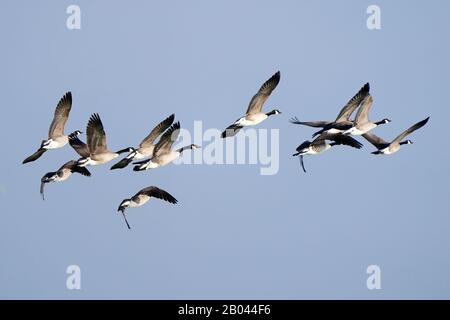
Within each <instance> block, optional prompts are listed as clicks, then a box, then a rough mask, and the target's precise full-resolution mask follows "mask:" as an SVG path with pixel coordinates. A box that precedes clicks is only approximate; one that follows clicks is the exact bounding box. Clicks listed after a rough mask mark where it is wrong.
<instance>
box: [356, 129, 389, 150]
mask: <svg viewBox="0 0 450 320" xmlns="http://www.w3.org/2000/svg"><path fill="white" fill-rule="evenodd" d="M362 136H363V137H364V139H366V140H367V141H369V142H370V143H371V144H373V145H374V146H375V148H377V149H378V150H380V149H384V148H385V147H387V146H388V145H389V143H388V142H386V141H384V140H383V139H382V138H380V137H379V136H377V135H375V134H373V133H372V132H367V133H364V134H363V135H362Z"/></svg>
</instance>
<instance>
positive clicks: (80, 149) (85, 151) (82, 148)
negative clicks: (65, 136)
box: [69, 134, 89, 158]
mask: <svg viewBox="0 0 450 320" xmlns="http://www.w3.org/2000/svg"><path fill="white" fill-rule="evenodd" d="M69 144H70V146H71V147H72V148H73V149H74V150H75V152H76V153H78V154H79V155H80V156H81V157H83V158H86V157H89V148H88V146H87V144H86V143H84V142H83V141H81V140H80V139H78V136H77V135H76V134H70V135H69Z"/></svg>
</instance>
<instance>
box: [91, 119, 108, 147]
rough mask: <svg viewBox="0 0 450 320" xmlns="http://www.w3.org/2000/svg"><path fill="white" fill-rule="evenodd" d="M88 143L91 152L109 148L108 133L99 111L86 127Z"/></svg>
mask: <svg viewBox="0 0 450 320" xmlns="http://www.w3.org/2000/svg"><path fill="white" fill-rule="evenodd" d="M86 136H87V145H88V148H89V153H90V154H96V153H102V152H106V151H107V150H108V147H107V145H106V133H105V130H104V128H103V123H102V120H101V119H100V116H99V115H98V113H94V114H93V115H92V116H91V118H90V119H89V121H88V124H87V128H86Z"/></svg>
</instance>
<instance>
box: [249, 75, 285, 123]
mask: <svg viewBox="0 0 450 320" xmlns="http://www.w3.org/2000/svg"><path fill="white" fill-rule="evenodd" d="M278 83H280V71H278V72H277V73H275V74H274V75H273V76H272V77H271V78H270V79H269V80H267V81H266V82H264V84H263V85H262V86H261V88H260V89H259V91H258V93H257V94H255V95H254V96H253V98H252V100H250V104H249V105H248V108H247V112H246V114H254V113H259V112H261V110H262V107H263V105H264V102H266V100H267V98H268V97H269V96H270V94H271V93H272V91H273V90H274V89H275V88H276V87H277V85H278Z"/></svg>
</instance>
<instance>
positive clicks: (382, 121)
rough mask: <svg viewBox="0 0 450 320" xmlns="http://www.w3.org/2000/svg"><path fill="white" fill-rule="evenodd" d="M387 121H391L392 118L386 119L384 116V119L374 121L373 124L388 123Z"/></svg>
mask: <svg viewBox="0 0 450 320" xmlns="http://www.w3.org/2000/svg"><path fill="white" fill-rule="evenodd" d="M389 122H392V120H391V119H388V118H384V119H383V120H381V121H378V122H375V124H376V125H377V126H379V125H380V124H386V123H389Z"/></svg>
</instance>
